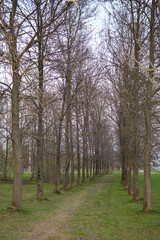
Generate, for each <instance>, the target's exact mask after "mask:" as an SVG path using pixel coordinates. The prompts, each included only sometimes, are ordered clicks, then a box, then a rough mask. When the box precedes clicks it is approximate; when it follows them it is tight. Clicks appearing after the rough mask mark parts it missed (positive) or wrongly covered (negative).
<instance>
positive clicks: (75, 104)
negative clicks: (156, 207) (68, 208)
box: [0, 0, 160, 212]
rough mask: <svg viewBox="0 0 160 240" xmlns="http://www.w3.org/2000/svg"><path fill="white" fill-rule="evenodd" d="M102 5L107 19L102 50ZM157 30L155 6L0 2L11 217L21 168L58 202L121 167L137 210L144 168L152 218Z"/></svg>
mask: <svg viewBox="0 0 160 240" xmlns="http://www.w3.org/2000/svg"><path fill="white" fill-rule="evenodd" d="M99 5H101V6H103V9H104V11H105V14H106V20H105V22H104V23H103V29H102V31H101V32H100V33H99V39H100V43H99V44H97V45H95V43H94V41H93V40H92V38H93V33H94V31H93V28H94V27H93V25H92V24H91V22H92V21H93V19H94V17H95V15H96V14H97V8H98V6H99ZM159 26H160V3H159V1H157V0H147V1H144V0H129V1H123V0H120V1H117V0H114V1H107V3H106V1H102V0H97V1H91V0H85V1H83V0H81V1H80V0H79V1H62V0H50V1H47V0H44V1H42V0H28V1H25V0H12V1H10V0H6V1H3V0H1V1H0V174H1V178H3V180H5V181H6V180H8V178H9V172H10V171H14V186H13V196H12V203H11V208H12V209H21V208H22V198H21V196H22V175H23V171H24V169H28V170H29V173H30V179H31V180H32V179H35V180H36V181H37V198H38V199H43V198H44V192H43V183H44V182H49V183H55V185H54V186H55V188H54V191H55V192H56V193H58V192H60V182H63V188H64V189H67V188H68V187H69V184H70V186H71V187H73V186H74V185H75V184H76V183H77V184H79V183H80V182H85V181H88V180H89V179H91V178H92V177H95V176H98V175H101V174H107V173H108V172H109V171H110V170H113V169H120V168H121V169H122V182H123V184H124V187H125V188H127V189H128V194H133V199H134V200H135V201H136V200H139V199H140V194H139V180H138V171H139V169H144V203H143V210H144V212H148V211H150V210H151V209H152V200H151V174H150V170H151V163H152V164H153V165H154V164H155V160H156V159H157V158H158V156H159V151H160V149H159V128H160V122H159V90H160V73H159V71H160V27H159ZM92 45H93V46H92ZM132 170H133V186H132V184H131V182H132V181H131V172H132Z"/></svg>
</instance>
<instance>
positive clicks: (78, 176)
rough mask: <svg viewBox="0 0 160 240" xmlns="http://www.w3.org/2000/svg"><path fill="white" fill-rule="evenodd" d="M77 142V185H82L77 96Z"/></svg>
mask: <svg viewBox="0 0 160 240" xmlns="http://www.w3.org/2000/svg"><path fill="white" fill-rule="evenodd" d="M76 142H77V171H78V173H77V184H79V183H80V171H81V165H80V145H79V111H78V100H77V96H76Z"/></svg>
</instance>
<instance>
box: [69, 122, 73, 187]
mask: <svg viewBox="0 0 160 240" xmlns="http://www.w3.org/2000/svg"><path fill="white" fill-rule="evenodd" d="M70 145H71V146H70V149H71V187H73V186H74V154H73V132H72V121H71V119H70Z"/></svg>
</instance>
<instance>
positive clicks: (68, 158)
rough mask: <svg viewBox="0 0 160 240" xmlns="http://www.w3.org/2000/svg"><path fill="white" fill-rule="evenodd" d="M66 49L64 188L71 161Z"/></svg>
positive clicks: (69, 99) (66, 185)
mask: <svg viewBox="0 0 160 240" xmlns="http://www.w3.org/2000/svg"><path fill="white" fill-rule="evenodd" d="M67 49H68V60H67V72H66V86H65V89H66V126H65V147H66V160H65V174H64V186H63V188H64V189H67V188H68V183H69V168H70V161H71V142H70V127H71V126H70V124H71V69H70V68H71V66H70V48H69V46H68V47H67Z"/></svg>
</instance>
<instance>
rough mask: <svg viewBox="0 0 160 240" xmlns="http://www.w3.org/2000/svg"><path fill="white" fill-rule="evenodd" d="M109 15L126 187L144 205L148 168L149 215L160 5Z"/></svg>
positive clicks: (129, 4)
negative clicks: (141, 189) (141, 172)
mask: <svg viewBox="0 0 160 240" xmlns="http://www.w3.org/2000/svg"><path fill="white" fill-rule="evenodd" d="M108 9H109V10H107V9H106V11H107V12H108V23H107V24H108V25H106V28H105V35H104V36H105V42H102V44H103V51H104V47H105V46H107V49H106V53H107V54H106V55H105V56H104V54H102V60H103V61H104V62H105V73H106V76H107V77H108V78H109V79H110V85H109V86H110V89H111V91H110V102H111V112H112V119H113V120H114V122H115V123H116V128H117V136H118V138H119V152H120V156H121V163H122V181H123V184H124V186H125V188H128V193H129V194H132V191H133V199H134V200H139V198H140V195H139V180H138V170H139V169H140V168H142V169H143V167H144V204H143V210H144V211H145V212H148V211H149V210H151V209H152V201H151V173H150V169H151V162H152V160H153V159H154V157H155V155H156V154H157V155H158V153H159V90H160V87H159V86H160V85H159V84H160V75H159V70H160V69H159V67H160V61H159V60H160V35H159V32H160V29H159V26H160V25H159V24H160V9H159V8H158V1H156V0H152V1H151V0H148V1H143V0H129V1H123V0H121V1H113V2H112V3H111V5H110V8H108ZM106 62H107V64H106ZM132 168H133V189H132V186H131V170H132Z"/></svg>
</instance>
